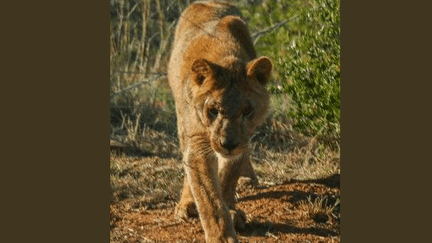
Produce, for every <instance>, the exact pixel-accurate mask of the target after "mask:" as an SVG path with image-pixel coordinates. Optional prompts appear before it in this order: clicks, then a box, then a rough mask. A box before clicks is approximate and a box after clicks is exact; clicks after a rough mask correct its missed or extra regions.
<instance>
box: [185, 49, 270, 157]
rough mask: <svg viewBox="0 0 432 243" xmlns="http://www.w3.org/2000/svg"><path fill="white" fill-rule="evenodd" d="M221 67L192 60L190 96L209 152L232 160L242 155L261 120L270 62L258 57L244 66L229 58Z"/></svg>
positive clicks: (264, 111)
mask: <svg viewBox="0 0 432 243" xmlns="http://www.w3.org/2000/svg"><path fill="white" fill-rule="evenodd" d="M224 64H225V65H224V66H225V67H224V66H221V65H217V64H214V63H210V62H208V61H206V60H204V59H199V60H197V61H195V62H194V65H193V67H192V71H193V73H194V76H193V80H194V82H193V88H192V90H191V96H192V97H193V98H194V99H193V100H194V101H195V107H196V110H197V113H198V116H199V117H200V120H201V122H202V124H203V125H204V126H205V128H206V131H207V135H208V138H209V140H210V145H211V147H212V149H213V150H214V151H215V152H216V153H217V154H218V155H220V156H222V157H225V158H235V157H237V156H239V155H241V154H242V153H243V152H245V150H246V149H247V146H248V144H249V139H250V138H251V136H252V135H253V134H254V131H255V129H256V127H257V126H258V125H260V124H261V123H262V122H263V120H264V119H265V116H266V113H267V109H268V103H269V95H268V93H267V92H266V90H265V85H266V84H267V81H268V78H269V75H270V71H271V63H270V61H269V59H268V58H266V57H261V58H258V59H255V60H252V61H251V62H249V63H246V64H243V63H241V62H239V61H238V59H235V58H231V59H226V60H224ZM226 66H228V67H226Z"/></svg>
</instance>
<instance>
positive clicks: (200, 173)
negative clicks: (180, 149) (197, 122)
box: [184, 150, 237, 242]
mask: <svg viewBox="0 0 432 243" xmlns="http://www.w3.org/2000/svg"><path fill="white" fill-rule="evenodd" d="M184 161H185V172H186V176H187V180H188V183H189V186H190V189H191V192H192V195H193V198H194V201H195V203H196V207H197V210H198V213H199V217H200V220H201V224H202V226H203V228H204V232H205V236H206V242H237V240H236V233H235V230H234V225H233V222H232V219H231V214H230V211H229V209H228V207H227V206H226V204H225V202H224V200H223V196H222V192H221V188H220V183H219V179H218V172H217V170H218V169H217V168H218V164H217V159H216V158H215V157H214V156H212V155H210V156H205V155H202V153H200V152H199V151H198V153H194V152H193V151H191V150H189V151H188V152H187V153H186V155H185V160H184Z"/></svg>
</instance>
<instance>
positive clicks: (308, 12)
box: [247, 0, 340, 144]
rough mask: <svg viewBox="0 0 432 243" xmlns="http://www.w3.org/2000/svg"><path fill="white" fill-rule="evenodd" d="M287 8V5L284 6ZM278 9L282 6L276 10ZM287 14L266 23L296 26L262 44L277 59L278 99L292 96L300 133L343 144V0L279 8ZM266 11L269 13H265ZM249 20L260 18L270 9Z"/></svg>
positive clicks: (286, 27)
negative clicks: (341, 11)
mask: <svg viewBox="0 0 432 243" xmlns="http://www.w3.org/2000/svg"><path fill="white" fill-rule="evenodd" d="M284 4H285V5H284ZM276 5H278V6H276ZM267 7H268V8H272V7H273V8H274V7H278V9H280V10H281V11H273V12H272V14H271V15H264V14H261V16H264V18H261V23H262V22H263V21H264V22H267V25H273V24H275V23H277V22H280V21H283V20H285V19H292V20H291V21H290V22H288V23H287V24H285V25H284V26H283V27H281V28H279V29H278V30H277V31H273V32H272V33H270V34H266V35H265V36H263V37H262V38H261V40H260V41H259V43H257V49H258V50H259V52H260V53H262V54H264V55H268V56H270V57H273V58H274V60H273V61H274V64H275V73H274V74H275V75H274V77H275V80H273V82H272V84H271V85H270V86H269V89H270V91H272V93H274V94H277V93H284V94H289V96H290V98H291V100H292V104H291V105H292V107H291V108H290V112H289V115H290V117H291V118H293V119H294V120H295V122H296V123H295V125H294V127H295V128H297V130H299V131H301V132H303V133H305V134H306V135H309V136H317V137H318V138H319V139H321V140H323V141H326V142H331V143H332V144H334V142H336V143H338V142H339V140H340V0H311V1H291V2H289V3H286V2H285V3H282V2H277V3H274V6H272V5H267ZM263 8H264V7H263ZM256 11H257V12H253V13H251V14H249V15H248V16H247V17H250V18H251V21H250V24H251V25H252V28H253V25H254V24H255V21H254V19H256V18H254V16H257V15H259V12H261V11H262V12H263V13H265V11H266V9H262V10H260V9H257V10H256Z"/></svg>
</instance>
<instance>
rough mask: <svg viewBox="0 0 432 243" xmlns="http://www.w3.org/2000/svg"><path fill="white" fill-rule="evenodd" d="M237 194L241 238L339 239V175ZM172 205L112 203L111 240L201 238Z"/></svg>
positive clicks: (194, 223) (240, 190)
mask: <svg viewBox="0 0 432 243" xmlns="http://www.w3.org/2000/svg"><path fill="white" fill-rule="evenodd" d="M237 198H238V203H237V207H238V208H239V209H241V210H243V211H244V212H245V214H246V217H247V225H246V229H245V230H242V231H237V237H238V239H239V241H240V242H304V243H306V242H340V204H339V203H337V201H338V200H339V199H340V174H335V175H332V176H330V177H328V178H324V179H316V180H306V181H300V180H291V181H287V182H284V183H282V184H279V185H259V186H258V187H251V186H243V187H238V195H237ZM320 199H325V200H320ZM327 205H329V206H327ZM174 206H175V204H174V202H173V203H171V204H170V203H168V204H167V205H165V206H162V207H160V208H154V209H150V208H148V207H146V206H144V207H142V206H139V205H135V206H132V207H131V206H130V203H128V199H125V200H123V201H120V202H116V203H111V205H110V216H111V217H110V236H111V242H204V231H203V229H202V227H201V224H200V221H199V219H198V218H193V219H190V220H188V221H186V222H181V221H177V220H175V219H174V217H173V212H174ZM329 207H332V208H331V209H330V210H327V211H326V212H324V211H323V209H326V208H327V209H328V208H329Z"/></svg>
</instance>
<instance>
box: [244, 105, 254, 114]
mask: <svg viewBox="0 0 432 243" xmlns="http://www.w3.org/2000/svg"><path fill="white" fill-rule="evenodd" d="M252 112H253V109H252V108H251V107H248V108H247V109H246V110H244V111H243V116H250V115H251V114H252Z"/></svg>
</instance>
